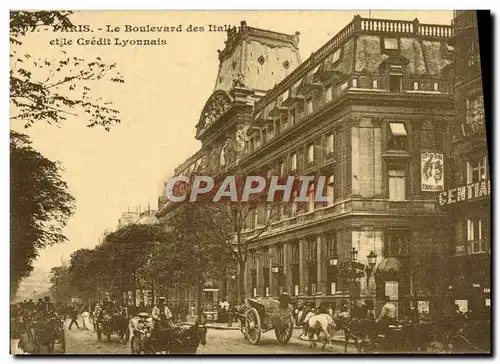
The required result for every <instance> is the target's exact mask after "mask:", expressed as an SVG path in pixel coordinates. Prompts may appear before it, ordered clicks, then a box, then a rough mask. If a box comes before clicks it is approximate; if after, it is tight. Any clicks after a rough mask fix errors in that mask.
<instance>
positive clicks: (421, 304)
mask: <svg viewBox="0 0 500 364" xmlns="http://www.w3.org/2000/svg"><path fill="white" fill-rule="evenodd" d="M429 312H430V308H429V301H418V313H420V314H422V313H429Z"/></svg>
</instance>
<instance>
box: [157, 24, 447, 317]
mask: <svg viewBox="0 0 500 364" xmlns="http://www.w3.org/2000/svg"><path fill="white" fill-rule="evenodd" d="M451 36H452V28H451V26H445V25H429V24H420V23H419V21H418V20H417V19H415V20H414V21H397V20H383V19H364V18H361V17H359V16H355V17H354V19H353V20H352V22H350V23H349V24H347V25H346V27H345V28H343V29H342V30H341V31H340V32H339V33H338V34H337V35H335V36H334V37H333V38H332V39H331V40H329V41H328V42H327V43H326V44H325V45H323V46H322V47H321V48H320V49H318V50H317V51H316V52H314V53H313V54H312V55H311V56H310V57H309V58H308V59H307V60H305V61H304V62H300V57H299V54H298V49H297V46H298V34H295V35H286V34H281V33H276V32H272V31H267V30H261V29H256V28H251V27H248V26H247V25H246V24H244V23H242V28H241V31H240V32H230V33H229V34H228V41H227V42H226V47H225V49H224V50H223V51H221V52H220V53H219V60H220V66H219V72H218V77H217V83H216V86H215V90H214V93H213V94H212V95H211V96H210V97H209V99H208V101H207V103H206V105H205V107H204V108H203V111H202V113H201V117H200V120H199V123H198V125H197V132H196V138H198V139H199V140H200V141H201V142H202V147H201V149H200V151H199V152H197V153H196V154H195V155H193V156H192V157H190V158H189V159H188V160H187V161H186V162H185V163H183V164H182V165H181V166H179V168H177V170H176V171H175V173H176V175H180V174H184V173H189V172H190V171H193V170H196V169H200V170H202V169H206V168H207V167H210V169H213V168H215V169H218V170H225V171H238V170H259V171H263V172H267V174H268V175H294V174H295V175H297V174H298V175H313V176H318V175H322V176H326V177H327V178H328V185H327V187H326V190H325V191H324V192H325V194H326V195H327V197H328V198H327V199H328V202H327V203H321V204H320V203H315V202H314V201H313V200H312V198H310V200H309V201H307V202H300V203H295V204H292V206H290V208H287V209H284V211H283V213H282V215H281V216H280V218H279V219H278V220H277V221H275V222H273V223H272V224H271V225H270V226H269V228H267V229H266V231H264V232H263V233H262V234H261V235H260V236H259V238H258V239H256V241H254V242H253V243H252V246H251V247H250V248H252V249H253V253H254V254H253V256H252V258H251V259H250V260H249V262H248V263H247V265H246V269H245V271H244V272H240V273H241V274H244V275H245V292H246V293H247V295H248V296H252V295H260V296H265V295H272V296H275V295H278V294H279V293H280V292H282V291H288V292H289V293H290V294H291V296H292V299H293V300H294V301H300V302H305V301H310V302H314V303H316V304H317V303H319V302H321V301H328V302H331V303H334V304H336V308H337V310H338V309H339V308H340V306H341V304H343V302H342V301H347V300H349V299H351V298H353V297H362V298H364V299H365V300H367V301H368V302H369V304H374V305H375V306H376V307H377V306H378V305H379V303H380V302H381V301H383V299H384V297H385V296H386V295H389V296H390V297H391V298H392V299H394V300H397V301H398V302H399V307H400V313H401V312H403V311H405V310H406V309H407V308H408V307H409V304H410V303H409V302H410V301H411V302H412V304H416V302H417V301H420V302H421V307H424V309H430V312H431V314H432V313H435V314H440V313H441V312H442V308H443V306H444V304H445V301H446V297H445V293H446V292H447V286H446V284H447V274H446V272H447V267H446V264H445V263H444V264H443V262H446V259H447V256H448V250H449V246H450V245H452V242H451V236H452V228H451V224H450V218H449V217H448V216H447V215H446V213H445V211H444V210H443V209H442V208H440V206H439V204H438V194H439V193H440V192H441V191H442V190H443V189H444V171H445V170H446V168H447V165H449V164H450V163H451V160H452V147H451V146H452V145H451V140H452V134H453V124H454V123H453V122H454V117H455V115H454V101H453V95H452V90H453V89H452V82H451V78H450V75H449V74H447V73H443V70H444V69H445V68H446V67H447V66H448V65H449V64H450V63H451V61H452V57H453V52H452V48H451V47H450V46H449V45H448V43H447V42H448V40H449V39H450V37H451ZM313 195H314V185H311V186H310V187H309V196H311V197H312V196H313ZM169 211H172V206H170V205H168V204H166V205H163V206H162V207H161V210H160V212H159V214H158V217H159V218H160V219H164V218H165V216H167V215H168V213H169ZM265 215H266V214H265V207H264V206H263V208H262V209H257V211H256V214H255V216H251V217H250V218H249V219H248V222H247V225H246V230H245V234H246V236H252V235H255V234H256V233H257V232H259V231H260V229H262V226H263V225H264V221H265ZM348 262H352V263H348ZM370 263H371V264H370ZM220 289H221V290H222V291H223V292H221V295H222V296H225V295H226V294H227V292H229V293H230V292H231V290H232V289H234V283H232V284H228V283H225V284H223V285H222V286H221V288H220ZM186 297H187V298H188V299H192V297H193V292H191V293H186Z"/></svg>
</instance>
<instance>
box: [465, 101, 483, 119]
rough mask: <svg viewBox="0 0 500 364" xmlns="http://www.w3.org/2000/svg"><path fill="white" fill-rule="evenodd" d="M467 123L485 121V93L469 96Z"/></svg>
mask: <svg viewBox="0 0 500 364" xmlns="http://www.w3.org/2000/svg"><path fill="white" fill-rule="evenodd" d="M466 107H467V123H468V124H473V123H476V122H477V123H479V124H483V123H484V100H483V95H480V96H476V97H473V98H468V99H467V100H466Z"/></svg>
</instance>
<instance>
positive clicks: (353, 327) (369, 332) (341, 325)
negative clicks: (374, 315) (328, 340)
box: [335, 316, 377, 354]
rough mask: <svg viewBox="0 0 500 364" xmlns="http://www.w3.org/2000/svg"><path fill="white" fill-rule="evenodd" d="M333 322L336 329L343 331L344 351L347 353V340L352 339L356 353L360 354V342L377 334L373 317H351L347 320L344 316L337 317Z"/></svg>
mask: <svg viewBox="0 0 500 364" xmlns="http://www.w3.org/2000/svg"><path fill="white" fill-rule="evenodd" d="M335 324H336V326H337V328H338V329H342V330H343V331H344V338H345V339H344V340H345V341H344V352H345V353H347V345H348V344H349V340H350V339H353V340H354V343H355V345H356V349H357V351H358V354H361V349H362V348H361V346H362V345H361V344H362V342H363V341H364V340H365V339H366V338H367V337H370V336H371V337H373V336H375V335H376V334H377V323H376V321H375V320H373V319H352V320H350V321H349V319H348V318H345V317H339V316H338V317H337V318H336V319H335Z"/></svg>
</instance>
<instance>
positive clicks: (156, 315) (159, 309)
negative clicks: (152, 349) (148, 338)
mask: <svg viewBox="0 0 500 364" xmlns="http://www.w3.org/2000/svg"><path fill="white" fill-rule="evenodd" d="M165 301H166V299H165V297H163V296H162V297H159V298H158V301H157V303H156V306H155V307H153V311H152V312H151V317H152V319H153V321H152V322H151V324H152V329H153V337H154V338H155V339H158V338H159V333H160V329H161V327H165V326H166V327H170V326H171V325H172V317H173V315H172V312H170V309H169V308H168V307H167V305H165Z"/></svg>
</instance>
